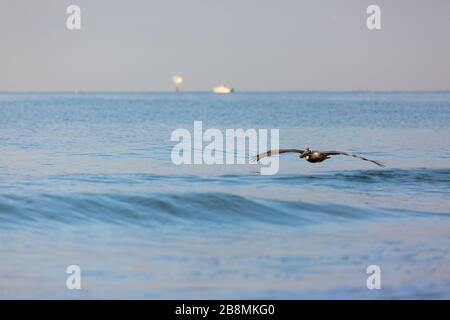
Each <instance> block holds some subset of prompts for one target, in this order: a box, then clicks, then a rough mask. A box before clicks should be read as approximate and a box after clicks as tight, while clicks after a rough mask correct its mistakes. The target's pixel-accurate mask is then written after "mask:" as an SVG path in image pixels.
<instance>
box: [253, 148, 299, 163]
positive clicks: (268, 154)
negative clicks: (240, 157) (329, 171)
mask: <svg viewBox="0 0 450 320" xmlns="http://www.w3.org/2000/svg"><path fill="white" fill-rule="evenodd" d="M289 152H295V153H303V152H304V150H300V149H273V150H269V151H266V152H263V153H260V154H258V155H256V156H254V157H251V158H250V161H259V160H260V159H262V158H264V157H270V156H273V155H275V154H281V153H289Z"/></svg>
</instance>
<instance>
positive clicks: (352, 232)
mask: <svg viewBox="0 0 450 320" xmlns="http://www.w3.org/2000/svg"><path fill="white" fill-rule="evenodd" d="M195 120H201V121H203V127H204V128H205V129H206V128H218V129H222V130H224V129H226V128H234V129H237V128H243V129H248V128H256V129H258V128H279V129H280V146H281V147H283V148H305V147H311V148H313V149H318V150H327V149H328V150H330V149H338V150H346V151H351V152H355V153H358V154H361V155H363V156H366V157H369V158H373V159H376V160H381V161H383V162H384V163H385V164H386V167H385V168H380V167H377V166H375V165H373V164H372V163H369V162H365V161H361V160H357V159H354V158H350V157H334V158H332V159H330V160H327V161H326V162H323V163H320V164H311V163H308V162H306V161H303V160H299V159H298V158H296V156H295V155H293V154H287V155H282V156H280V171H279V173H278V174H276V175H273V176H263V175H260V173H259V170H260V165H258V164H243V165H184V166H177V165H174V164H173V163H172V161H171V157H170V155H171V150H172V148H173V146H174V145H175V144H176V142H173V141H171V140H170V136H171V133H172V132H173V130H175V129H178V128H186V129H189V130H191V131H192V130H193V123H194V121H195ZM449 137H450V93H449V92H426V93H423V92H408V93H400V92H393V93H389V92H386V93H371V92H347V93H330V92H329V93H327V92H314V93H313V92H304V93H236V94H232V95H213V94H210V93H180V94H174V93H79V94H75V93H21V94H17V93H2V94H0V298H2V299H15V298H37V299H46V298H57V299H60V298H61V299H67V298H73V299H80V298H87V299H91V298H113V299H115V298H126V299H132V298H137V299H147V298H149V299H163V298H171V299H176V298H182V299H194V298H201V299H203V298H209V299H219V298H224V299H228V298H235V299H239V298H274V299H279V298H284V299H299V298H300V299H309V298H333V299H347V298H356V299H391V298H405V299H418V298H438V299H445V298H446V299H448V298H450V141H449ZM69 265H78V266H80V268H81V274H82V278H81V279H82V290H68V289H67V288H66V279H67V277H68V274H66V268H67V266H69ZM369 265H378V266H379V267H380V270H381V289H379V290H369V289H368V288H367V286H366V280H367V278H368V276H369V275H368V274H367V272H366V270H367V267H368V266H369Z"/></svg>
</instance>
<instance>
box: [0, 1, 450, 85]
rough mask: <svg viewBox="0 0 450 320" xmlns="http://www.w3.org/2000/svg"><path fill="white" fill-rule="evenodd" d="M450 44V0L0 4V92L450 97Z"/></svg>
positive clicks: (22, 2) (43, 2)
mask: <svg viewBox="0 0 450 320" xmlns="http://www.w3.org/2000/svg"><path fill="white" fill-rule="evenodd" d="M70 4H77V5H79V6H80V7H81V9H82V30H81V31H68V30H67V29H66V26H65V22H66V18H67V15H66V12H65V11H66V7H67V6H68V5H70ZM370 4H377V5H379V6H380V7H381V9H382V30H381V31H369V30H367V28H366V17H367V15H366V8H367V6H368V5H370ZM449 39H450V1H448V0H434V1H426V0H409V1H408V0H396V1H389V0H375V1H373V0H371V1H366V0H322V1H317V0H308V1H301V0H281V1H275V0H272V1H268V0H227V1H216V0H159V1H153V0H130V1H114V0H70V1H66V0H39V1H30V0H0V43H1V50H0V52H1V53H0V91H10V90H12V91H15V90H19V91H20V90H27V91H32V90H126V91H128V90H131V91H134V90H138V91H141V90H145V91H170V90H172V89H173V84H172V82H171V77H172V75H173V74H175V73H179V74H181V75H182V76H183V77H184V79H185V83H184V84H183V86H182V89H183V90H186V91H187V90H201V91H204V90H210V89H211V88H212V87H213V86H214V85H218V84H220V83H226V84H229V85H231V86H233V87H235V88H236V89H237V90H239V91H249V90H251V91H253V90H258V91H259V90H261V91H262V90H445V89H450V61H449V60H450V58H449V57H450V41H449Z"/></svg>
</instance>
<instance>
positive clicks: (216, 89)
mask: <svg viewBox="0 0 450 320" xmlns="http://www.w3.org/2000/svg"><path fill="white" fill-rule="evenodd" d="M213 92H214V93H232V92H234V89H233V88H230V87H228V86H225V85H223V84H222V85H220V86H217V87H214V88H213Z"/></svg>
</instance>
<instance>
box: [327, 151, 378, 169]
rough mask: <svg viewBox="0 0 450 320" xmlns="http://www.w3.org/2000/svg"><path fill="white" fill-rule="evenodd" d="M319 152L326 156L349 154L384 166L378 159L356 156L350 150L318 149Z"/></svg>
mask: <svg viewBox="0 0 450 320" xmlns="http://www.w3.org/2000/svg"><path fill="white" fill-rule="evenodd" d="M320 153H322V154H324V155H326V156H335V155H344V156H349V157H355V158H359V159H361V160H364V161H370V162H372V163H375V164H376V165H377V166H380V167H385V165H384V163H382V162H380V161H376V160H371V159H367V158H364V157H361V156H358V155H357V154H353V153H350V152H344V151H323V152H322V151H320Z"/></svg>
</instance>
